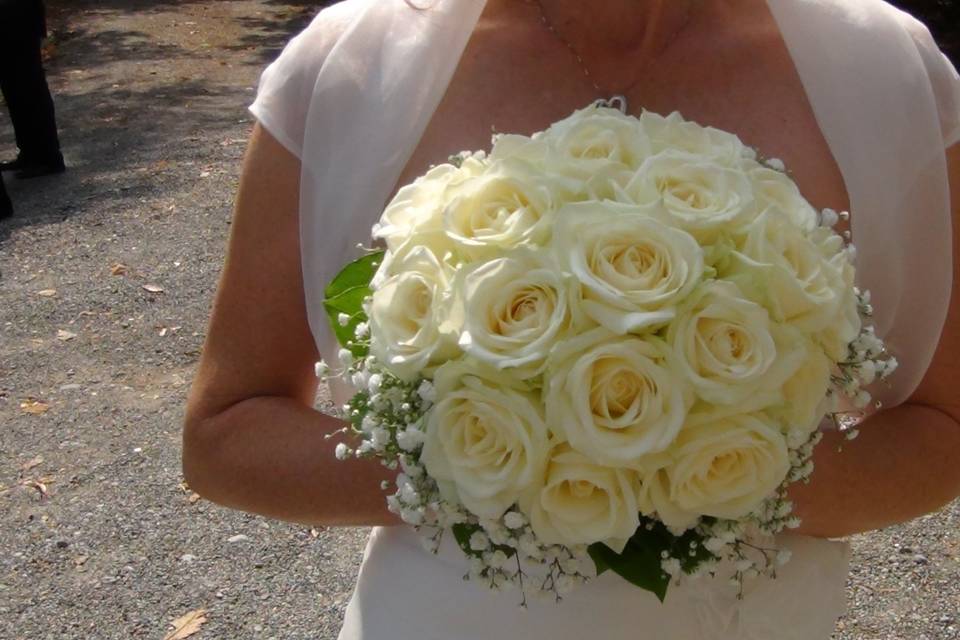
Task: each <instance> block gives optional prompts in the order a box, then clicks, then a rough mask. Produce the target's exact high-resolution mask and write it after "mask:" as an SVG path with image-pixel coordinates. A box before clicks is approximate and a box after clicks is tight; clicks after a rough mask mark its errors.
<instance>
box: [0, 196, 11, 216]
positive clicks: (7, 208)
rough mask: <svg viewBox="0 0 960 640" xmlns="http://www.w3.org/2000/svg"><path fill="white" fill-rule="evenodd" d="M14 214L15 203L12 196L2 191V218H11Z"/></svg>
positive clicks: (0, 206)
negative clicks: (11, 198)
mask: <svg viewBox="0 0 960 640" xmlns="http://www.w3.org/2000/svg"><path fill="white" fill-rule="evenodd" d="M12 215H13V204H11V202H10V198H8V197H7V194H6V192H0V220H3V219H4V218H9V217H11V216H12Z"/></svg>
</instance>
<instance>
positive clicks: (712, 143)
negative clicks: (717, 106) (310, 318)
mask: <svg viewBox="0 0 960 640" xmlns="http://www.w3.org/2000/svg"><path fill="white" fill-rule="evenodd" d="M640 126H641V128H642V129H643V131H644V132H645V133H646V135H647V137H648V138H649V139H650V144H651V151H652V152H653V153H655V154H656V153H660V152H662V151H665V150H679V151H683V152H686V153H689V154H692V155H695V156H701V157H706V158H710V159H711V160H713V161H716V162H719V163H721V164H727V165H734V166H736V165H737V164H739V163H740V162H741V161H742V159H744V158H752V157H753V156H754V155H755V154H754V152H753V150H751V149H750V148H748V147H745V146H744V144H743V142H741V141H740V138H738V137H737V136H735V135H733V134H732V133H729V132H727V131H722V130H720V129H715V128H713V127H704V126H702V125H699V124H697V123H696V122H691V121H689V120H684V119H683V116H681V115H680V114H679V113H678V112H676V111H674V112H673V113H671V114H670V115H668V116H662V115H660V114H658V113H653V112H652V111H644V112H643V113H642V114H641V115H640Z"/></svg>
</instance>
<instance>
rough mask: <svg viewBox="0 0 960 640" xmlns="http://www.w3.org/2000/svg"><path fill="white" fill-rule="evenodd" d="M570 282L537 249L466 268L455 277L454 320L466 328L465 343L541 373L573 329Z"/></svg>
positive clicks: (523, 373) (524, 373)
mask: <svg viewBox="0 0 960 640" xmlns="http://www.w3.org/2000/svg"><path fill="white" fill-rule="evenodd" d="M567 287H568V285H567V283H565V282H564V281H563V279H562V278H561V276H560V275H559V274H558V272H557V269H556V268H555V267H553V266H552V265H551V264H550V263H549V262H547V261H545V260H543V259H542V258H541V256H539V255H538V254H535V253H533V252H525V251H515V252H512V253H510V254H508V255H507V257H503V258H496V259H494V260H491V261H489V262H486V263H479V264H477V265H475V266H473V267H467V268H464V269H463V270H461V271H460V273H459V274H458V276H457V280H455V282H454V288H455V290H456V302H455V303H454V305H453V308H454V312H453V314H452V315H451V319H450V324H451V325H453V326H456V327H459V329H460V340H459V345H460V348H462V349H463V350H464V351H465V352H466V353H467V354H468V355H470V356H473V357H474V358H476V359H477V360H480V361H481V362H486V363H487V364H490V365H492V366H494V367H497V368H498V369H510V370H511V372H512V373H513V374H514V375H516V376H517V377H521V378H529V377H532V376H535V375H537V374H538V373H539V372H540V370H541V369H542V366H543V363H544V360H545V359H546V357H547V353H548V352H549V351H550V349H551V348H553V346H554V345H555V344H556V342H557V340H558V339H559V338H561V337H562V336H563V335H564V334H565V333H566V332H567V330H568V329H569V328H570V323H571V319H570V310H569V308H568V306H567V299H568V295H567V292H566V289H567Z"/></svg>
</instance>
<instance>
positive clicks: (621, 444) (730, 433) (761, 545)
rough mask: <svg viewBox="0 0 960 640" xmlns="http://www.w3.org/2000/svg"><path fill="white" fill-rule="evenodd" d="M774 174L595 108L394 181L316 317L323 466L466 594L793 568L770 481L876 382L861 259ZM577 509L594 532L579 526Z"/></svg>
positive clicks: (846, 425) (767, 161)
mask: <svg viewBox="0 0 960 640" xmlns="http://www.w3.org/2000/svg"><path fill="white" fill-rule="evenodd" d="M848 218H849V214H847V213H846V212H839V213H838V212H837V211H834V210H832V209H823V210H821V211H817V210H816V209H814V208H813V207H812V206H811V205H810V204H809V203H808V202H807V201H806V200H805V199H804V197H803V196H802V194H801V193H800V191H799V189H798V188H797V186H796V184H795V183H794V181H793V180H792V178H791V177H790V175H789V173H788V172H787V168H786V166H785V165H784V163H783V162H782V161H781V160H779V159H776V158H764V157H763V156H762V155H761V154H760V153H758V151H756V150H754V149H751V148H749V147H746V146H745V145H743V143H742V142H741V141H740V139H739V138H737V136H735V135H733V134H731V133H728V132H724V131H720V130H717V129H712V128H708V127H701V126H699V125H697V124H696V123H693V122H690V121H686V120H684V119H683V118H682V117H681V116H680V115H679V114H677V113H673V114H671V115H669V116H666V117H663V116H660V115H657V114H654V113H649V112H645V113H643V114H642V115H641V116H640V117H639V118H636V117H632V116H628V115H624V114H623V113H620V112H619V111H617V110H615V109H609V108H605V107H603V106H599V105H592V106H591V107H589V108H586V109H583V110H580V111H577V112H575V113H574V114H573V115H572V116H570V117H569V118H566V119H564V120H561V121H559V122H557V123H554V124H553V125H551V126H550V127H549V128H548V129H547V130H545V131H542V132H539V133H536V134H534V135H532V136H521V135H508V134H499V135H497V136H495V138H494V140H493V144H492V149H491V150H490V152H489V153H485V152H482V151H477V152H463V153H460V154H457V155H456V156H453V157H451V158H450V161H449V162H448V163H445V164H441V165H437V166H434V167H431V169H430V170H429V171H428V172H427V173H426V174H425V175H423V176H421V177H420V178H418V179H417V180H415V181H414V182H413V183H411V184H409V185H407V186H405V187H403V188H402V189H400V191H399V192H398V193H397V195H396V196H395V197H394V199H393V200H392V201H391V202H390V203H389V204H388V206H387V207H386V209H385V211H384V212H383V215H382V216H381V218H380V220H379V221H378V222H377V224H376V225H374V227H373V236H374V239H375V240H376V241H379V242H382V243H383V244H384V245H385V247H386V248H385V251H383V252H370V253H368V254H367V255H365V256H363V257H362V258H360V259H359V260H358V261H356V262H354V263H352V264H351V265H348V266H347V267H346V268H345V269H344V271H343V272H342V273H341V274H340V275H339V276H338V277H337V278H336V279H335V280H334V281H333V283H331V285H330V287H328V290H327V292H328V299H327V300H326V301H325V307H326V309H327V312H328V314H329V316H330V321H331V327H332V328H333V330H334V333H335V334H336V336H337V338H338V340H339V342H340V344H341V345H342V349H341V350H340V352H339V353H338V354H336V358H337V360H338V361H339V367H333V368H332V367H329V366H327V365H326V364H324V363H320V364H318V366H317V375H318V376H319V377H321V378H325V377H329V376H338V377H340V378H341V379H342V380H343V381H345V382H347V383H349V384H350V385H352V387H353V389H354V391H355V393H354V395H353V397H352V398H350V400H349V401H347V402H346V403H345V404H344V405H343V407H342V418H343V419H344V421H345V424H346V425H347V426H346V427H345V428H344V430H343V432H342V434H340V435H341V436H345V437H344V438H342V440H343V441H342V442H339V443H338V444H337V445H336V447H335V452H334V453H335V456H336V457H337V458H338V459H341V460H342V459H347V458H350V457H360V458H371V459H377V460H379V461H380V462H381V463H382V464H383V465H385V466H386V467H388V468H389V469H391V470H393V471H395V472H396V475H395V481H394V482H393V483H384V489H385V490H386V491H388V495H387V498H386V500H387V506H388V508H389V510H390V511H391V512H393V513H395V514H397V515H398V516H399V517H400V518H401V519H402V520H403V521H404V522H406V523H408V524H409V525H411V526H413V527H415V528H416V529H417V530H418V531H420V532H421V533H422V534H423V541H424V546H425V548H426V549H427V550H428V551H432V552H437V551H438V550H439V549H440V547H441V544H442V542H443V540H444V539H445V538H446V537H447V536H451V537H452V538H453V540H454V541H455V542H456V544H457V545H458V546H459V548H460V549H461V550H462V552H463V554H464V565H463V567H464V577H465V578H466V579H469V580H473V581H476V582H478V583H479V584H482V585H485V586H487V587H489V588H491V589H495V590H506V589H513V588H517V589H519V591H520V594H521V595H520V601H521V604H524V605H525V604H526V602H527V597H528V596H544V595H545V596H547V597H550V598H552V599H554V600H556V601H561V600H562V598H563V595H564V594H565V593H567V592H568V591H569V590H571V589H573V588H575V587H577V586H578V585H581V584H583V583H586V582H588V581H589V580H590V579H591V578H593V577H595V576H596V575H598V574H600V573H603V572H606V571H613V572H615V573H617V574H619V575H620V576H622V577H623V578H624V579H626V580H629V581H630V582H632V583H633V584H636V585H637V586H639V587H641V588H643V589H646V590H648V591H650V592H651V593H653V594H655V595H656V596H657V597H658V598H660V599H661V600H662V599H663V598H664V597H665V596H666V593H667V590H668V588H669V586H670V584H672V583H676V582H678V581H681V580H689V579H711V578H710V577H711V576H712V577H713V579H720V580H726V581H730V582H732V583H733V584H735V585H737V586H738V588H739V591H740V592H741V593H742V592H743V584H744V582H745V581H747V580H751V579H754V578H756V577H757V576H761V575H765V576H775V575H776V572H777V569H778V568H779V567H780V566H782V565H783V564H784V563H785V562H787V561H788V560H789V553H787V552H786V551H784V550H781V549H778V548H777V545H776V535H777V534H779V533H781V532H783V531H785V530H787V529H792V528H796V527H797V526H798V525H799V524H800V523H799V520H798V519H797V517H796V516H795V515H794V514H793V512H792V504H791V503H790V501H789V499H788V489H789V487H790V485H791V484H793V483H796V482H806V481H808V480H809V478H810V476H811V474H812V473H813V472H814V463H813V459H814V451H815V448H816V446H817V444H818V443H819V442H820V441H821V439H822V437H823V433H822V428H824V426H827V427H829V426H830V425H835V426H836V427H837V428H839V429H840V430H841V431H844V432H845V433H846V434H847V436H848V437H854V436H855V435H856V426H857V425H858V424H859V423H860V422H862V419H863V417H864V416H865V415H867V414H868V413H869V411H871V410H873V409H876V408H878V405H879V403H877V402H875V401H874V400H873V397H872V394H871V390H872V389H875V388H876V385H878V384H882V383H883V380H885V379H886V378H887V377H888V376H889V375H890V374H891V373H893V371H894V370H895V369H896V367H897V361H896V359H895V358H892V357H890V355H889V354H888V353H887V350H886V348H885V346H884V344H883V341H882V339H881V338H880V336H878V335H877V334H876V331H875V330H874V328H873V327H872V326H870V318H872V316H873V313H874V309H873V306H872V303H871V299H870V294H869V292H868V291H861V290H860V289H858V288H857V287H856V286H855V280H856V272H855V268H854V263H855V260H856V250H855V248H854V246H853V245H852V244H850V243H849V242H848V241H847V240H848V237H845V236H844V235H843V234H838V233H837V232H836V231H835V230H834V229H833V227H834V226H835V225H837V224H838V223H839V222H840V221H842V220H847V219H848ZM584 513H590V514H591V516H590V517H588V518H584V517H583V514H584Z"/></svg>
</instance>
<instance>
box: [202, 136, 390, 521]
mask: <svg viewBox="0 0 960 640" xmlns="http://www.w3.org/2000/svg"><path fill="white" fill-rule="evenodd" d="M299 179H300V163H299V161H298V160H297V158H296V157H295V156H293V155H292V154H291V153H290V152H289V151H287V150H286V149H285V148H284V147H282V146H281V145H280V144H279V143H278V142H277V141H276V140H275V139H274V138H273V137H272V136H270V135H269V133H267V132H266V131H265V130H264V129H262V128H261V127H260V126H259V125H258V126H257V127H255V129H254V132H253V136H252V138H251V141H250V146H249V149H248V151H247V156H246V159H245V161H244V168H243V175H242V178H241V181H240V191H239V195H238V198H237V203H236V211H235V214H234V220H233V226H232V230H231V235H230V242H229V247H228V250H227V257H226V262H225V266H224V270H223V275H222V276H221V279H220V285H219V287H218V290H217V295H216V299H215V301H214V306H213V312H212V315H211V319H210V326H209V330H208V334H207V340H206V344H205V346H204V350H203V355H202V357H201V359H200V366H199V370H198V372H197V375H196V378H195V380H194V383H193V388H192V389H191V392H190V398H189V402H188V405H187V414H186V419H185V422H184V430H183V472H184V475H185V476H186V479H187V482H188V483H189V484H190V486H191V488H193V489H194V490H195V491H197V492H198V493H199V494H200V495H202V496H204V497H206V498H208V499H210V500H212V501H214V502H218V503H220V504H223V505H225V506H228V507H232V508H235V509H242V510H244V511H251V512H254V513H259V514H263V515H266V516H270V517H274V518H280V519H283V520H290V521H294V522H302V523H305V524H318V525H375V524H397V523H398V522H399V520H397V519H396V518H395V517H394V516H393V515H392V514H390V513H389V512H388V511H387V509H386V504H385V501H384V493H383V491H382V490H381V489H380V482H381V480H384V479H387V478H388V477H389V472H387V471H386V470H385V469H384V468H383V467H381V466H380V465H379V464H377V463H375V462H371V461H358V460H350V461H345V462H338V461H337V460H336V459H335V458H334V455H333V449H334V447H335V446H336V443H337V441H338V440H337V439H330V440H328V439H326V438H324V435H325V434H327V433H330V432H332V431H335V430H337V429H339V428H340V427H341V426H342V423H341V422H340V421H338V420H336V419H334V418H331V417H329V416H326V415H323V414H321V413H319V412H317V411H315V410H314V409H313V402H314V397H315V392H316V388H317V379H316V377H315V376H314V372H313V368H314V363H315V362H316V360H317V351H316V347H315V345H314V342H313V338H312V336H311V333H310V329H309V327H308V324H307V318H306V309H305V306H304V297H303V278H302V273H301V267H300V239H299V233H300V232H299V219H298V217H299V213H298V202H299Z"/></svg>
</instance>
